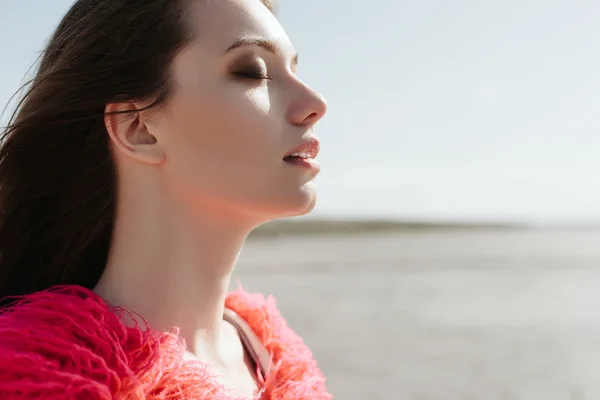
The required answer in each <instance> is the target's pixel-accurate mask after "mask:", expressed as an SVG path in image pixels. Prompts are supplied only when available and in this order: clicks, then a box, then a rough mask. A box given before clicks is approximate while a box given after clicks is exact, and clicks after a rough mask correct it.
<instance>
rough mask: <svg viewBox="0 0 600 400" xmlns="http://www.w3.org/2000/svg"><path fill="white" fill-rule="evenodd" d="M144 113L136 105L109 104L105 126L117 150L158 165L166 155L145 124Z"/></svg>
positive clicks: (105, 111) (106, 109) (105, 114)
mask: <svg viewBox="0 0 600 400" xmlns="http://www.w3.org/2000/svg"><path fill="white" fill-rule="evenodd" d="M143 115H145V114H144V113H143V111H140V107H139V106H138V105H136V104H134V103H109V104H107V105H106V108H105V110H104V125H105V126H106V130H107V131H108V134H109V136H110V138H111V141H112V142H113V144H114V146H115V148H116V149H117V150H118V151H120V152H121V153H123V154H124V155H126V156H128V157H130V158H133V159H135V160H137V161H140V162H143V163H145V164H151V165H157V164H160V163H162V162H163V161H164V159H165V153H164V150H163V149H162V147H161V146H160V144H159V143H158V141H157V139H156V137H155V136H153V135H152V134H151V133H150V131H149V130H148V126H147V124H146V123H145V122H144V118H143Z"/></svg>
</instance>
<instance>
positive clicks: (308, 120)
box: [290, 83, 327, 126]
mask: <svg viewBox="0 0 600 400" xmlns="http://www.w3.org/2000/svg"><path fill="white" fill-rule="evenodd" d="M299 92H300V93H299V94H298V95H297V98H296V101H295V102H294V105H293V106H292V107H291V110H290V111H291V115H290V120H291V122H292V123H293V124H294V125H298V126H310V125H314V124H316V123H317V122H318V121H319V120H320V119H321V118H323V116H324V115H325V113H326V112H327V101H326V100H325V98H324V97H323V96H322V95H321V94H320V93H319V92H317V91H316V90H314V89H312V88H310V87H309V86H307V85H305V84H304V83H301V87H300V90H299Z"/></svg>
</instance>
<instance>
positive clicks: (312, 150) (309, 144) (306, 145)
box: [283, 136, 321, 159]
mask: <svg viewBox="0 0 600 400" xmlns="http://www.w3.org/2000/svg"><path fill="white" fill-rule="evenodd" d="M320 149H321V142H320V141H319V139H317V138H316V137H314V136H311V137H308V138H305V139H304V141H303V142H302V144H301V145H300V146H298V147H296V148H295V149H294V150H292V151H290V152H289V153H287V154H286V155H285V156H284V157H283V158H284V159H285V158H286V157H289V156H291V155H292V154H294V153H308V154H310V157H309V159H314V158H316V157H317V155H318V154H319V151H320Z"/></svg>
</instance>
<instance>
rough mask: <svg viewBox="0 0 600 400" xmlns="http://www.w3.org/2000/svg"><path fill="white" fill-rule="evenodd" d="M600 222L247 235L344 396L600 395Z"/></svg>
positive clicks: (249, 262)
mask: <svg viewBox="0 0 600 400" xmlns="http://www.w3.org/2000/svg"><path fill="white" fill-rule="evenodd" d="M599 243H600V231H556V230H555V231H510V230H496V231H493V230H487V231H486V230H481V231H422V232H402V233H385V234H368V235H366V234H365V235H360V234H355V235H322V236H321V235H316V236H286V237H278V238H257V239H253V240H250V241H249V242H248V243H247V244H246V247H245V248H244V251H243V252H242V255H241V257H240V262H239V267H238V271H237V273H236V277H235V278H236V279H240V280H241V282H242V283H243V285H244V287H245V288H246V289H247V290H251V291H262V292H265V293H270V294H273V295H274V296H275V297H276V298H277V301H278V305H279V308H280V309H281V311H282V313H283V314H284V316H285V317H286V318H287V320H288V322H289V324H290V325H291V326H292V327H293V328H294V329H295V330H296V331H297V332H298V333H299V334H300V335H302V336H303V337H304V339H305V341H306V342H307V343H308V344H309V346H310V347H311V348H312V349H313V351H314V353H315V356H316V358H317V360H318V362H319V364H320V366H321V368H322V370H323V371H324V373H325V375H326V376H327V377H328V387H329V389H330V390H331V392H332V393H333V394H334V397H335V398H336V399H346V400H358V399H361V400H362V399H369V400H376V399H382V400H383V399H385V400H387V399H389V400H392V399H394V400H397V399H403V400H404V399H406V400H410V399H414V400H434V399H440V400H441V399H443V400H455V399H456V400H513V399H514V400H516V399H519V400H520V399H526V400H559V399H560V400H563V399H569V400H583V399H587V400H590V399H600V379H598V376H599V375H598V374H599V373H600V307H599V306H598V305H599V304H600V246H599V245H598V244H599Z"/></svg>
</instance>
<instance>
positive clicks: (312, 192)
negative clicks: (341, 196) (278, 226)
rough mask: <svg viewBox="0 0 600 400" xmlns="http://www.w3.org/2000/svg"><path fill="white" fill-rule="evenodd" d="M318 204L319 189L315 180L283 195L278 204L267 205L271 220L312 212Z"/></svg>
mask: <svg viewBox="0 0 600 400" xmlns="http://www.w3.org/2000/svg"><path fill="white" fill-rule="evenodd" d="M316 204H317V191H316V188H315V185H314V183H313V182H308V183H306V184H304V185H302V187H300V188H298V189H296V190H295V191H292V192H290V193H286V194H285V195H284V196H281V197H280V198H279V199H278V201H277V204H273V203H271V205H270V206H267V207H266V209H267V210H268V211H267V212H268V214H269V215H268V216H267V218H268V219H269V220H274V219H279V218H289V217H300V216H302V215H306V214H308V213H310V212H311V211H312V210H313V209H314V208H315V206H316Z"/></svg>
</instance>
